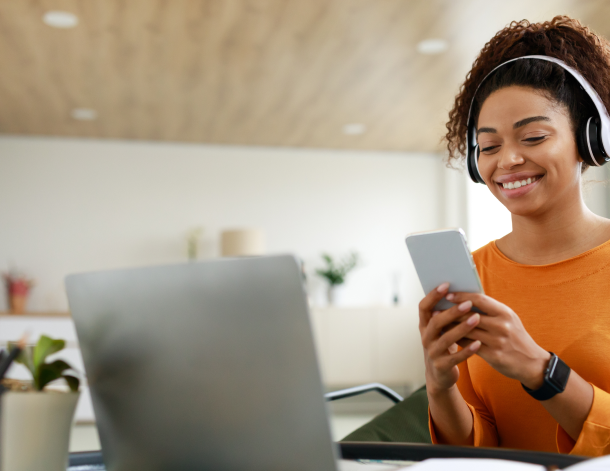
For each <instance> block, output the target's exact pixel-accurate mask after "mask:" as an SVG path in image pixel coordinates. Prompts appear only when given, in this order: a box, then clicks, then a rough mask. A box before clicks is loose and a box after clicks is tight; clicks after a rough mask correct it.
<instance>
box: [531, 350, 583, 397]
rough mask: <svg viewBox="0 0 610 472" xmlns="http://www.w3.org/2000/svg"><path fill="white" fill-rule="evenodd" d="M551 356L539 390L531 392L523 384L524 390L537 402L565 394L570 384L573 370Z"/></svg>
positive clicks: (554, 356) (553, 355)
mask: <svg viewBox="0 0 610 472" xmlns="http://www.w3.org/2000/svg"><path fill="white" fill-rule="evenodd" d="M549 354H551V360H550V361H549V365H548V367H547V368H546V370H545V371H544V383H543V384H542V387H540V388H539V389H538V390H531V389H529V388H527V387H526V386H525V385H523V384H521V386H522V387H523V389H524V390H525V391H526V392H527V393H529V394H530V395H531V396H532V397H534V398H535V399H536V400H540V401H544V400H549V399H551V398H553V397H554V396H555V395H557V394H558V393H561V392H563V391H564V390H565V389H566V385H567V384H568V378H570V372H572V370H571V369H570V368H569V367H568V365H567V364H566V363H565V362H563V361H562V360H561V359H560V358H559V357H557V355H556V354H554V353H552V352H551V353H549Z"/></svg>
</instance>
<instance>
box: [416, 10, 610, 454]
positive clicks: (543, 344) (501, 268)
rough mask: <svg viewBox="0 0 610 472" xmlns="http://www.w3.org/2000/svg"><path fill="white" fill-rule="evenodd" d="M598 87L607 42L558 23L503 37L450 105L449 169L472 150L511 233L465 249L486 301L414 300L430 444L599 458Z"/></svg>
mask: <svg viewBox="0 0 610 472" xmlns="http://www.w3.org/2000/svg"><path fill="white" fill-rule="evenodd" d="M532 56H533V57H532ZM609 84H610V44H609V43H608V42H607V41H605V40H604V39H602V38H600V37H598V36H596V35H595V34H593V33H591V32H590V31H589V30H588V29H587V28H585V27H583V26H582V25H581V24H580V23H579V22H578V21H576V20H573V19H570V18H568V17H564V16H562V17H556V18H554V19H553V20H552V21H550V22H546V23H538V24H530V23H529V22H527V21H522V22H519V23H515V22H514V23H512V24H511V25H509V26H508V27H506V28H505V29H503V30H502V31H500V32H498V33H497V34H496V36H494V38H492V39H491V40H490V41H489V42H488V43H487V44H486V45H485V47H484V48H483V50H482V51H481V54H480V55H479V57H478V58H477V60H476V61H475V63H474V65H473V68H472V70H471V71H470V73H469V74H468V77H467V79H466V82H465V83H464V85H463V86H462V88H461V90H460V93H459V94H458V96H457V97H456V101H455V106H454V108H453V110H452V111H451V113H450V115H449V118H450V120H449V123H448V124H447V129H448V133H447V136H446V138H447V141H448V150H449V160H450V161H452V160H456V159H460V155H461V154H463V153H464V151H466V150H467V149H468V154H469V157H468V159H469V160H468V165H469V172H470V175H471V177H472V178H473V180H475V181H477V182H480V183H484V184H485V185H486V186H487V188H488V189H489V190H490V191H491V193H492V194H493V195H494V196H495V197H496V198H497V199H498V201H499V202H500V203H501V204H502V205H504V206H505V207H506V208H507V209H508V210H509V211H510V213H511V218H512V227H513V229H512V232H510V233H509V234H507V235H506V236H504V237H503V238H501V239H498V240H497V241H492V242H491V243H489V244H488V245H486V246H484V247H482V248H481V249H479V250H477V251H475V252H474V254H473V257H474V259H475V262H476V265H477V269H478V272H479V276H480V278H481V282H482V284H483V288H484V290H485V295H480V294H469V293H452V292H451V288H450V287H448V286H447V284H443V285H441V286H440V287H438V289H436V290H434V291H432V292H431V293H429V294H428V295H427V296H426V297H425V298H424V299H423V300H422V302H421V303H420V332H421V337H422V344H423V346H424V355H425V361H426V384H427V393H428V400H429V404H430V417H429V420H430V421H429V423H430V434H431V437H432V440H433V442H436V443H446V444H464V445H474V446H496V447H497V446H502V447H511V448H521V449H537V450H543V451H555V452H557V451H559V452H565V453H573V454H582V455H592V456H596V455H603V454H609V453H610V393H608V392H610V378H609V376H608V375H607V373H608V372H609V371H610V356H609V355H608V354H609V353H610V352H609V351H610V348H609V347H608V342H607V340H608V338H610V321H609V320H610V317H609V315H610V297H608V296H607V293H606V289H605V284H603V283H600V281H603V280H606V279H607V278H610V220H607V219H605V218H602V217H599V216H597V215H595V214H594V213H592V212H591V211H590V210H589V209H588V208H587V207H586V205H585V203H584V200H583V195H582V188H581V174H582V172H583V171H584V170H586V168H587V163H589V164H591V165H598V164H603V163H605V161H606V157H607V156H606V153H605V151H604V146H603V143H604V142H606V143H610V136H607V135H605V134H604V133H609V132H610V130H609V129H608V128H607V126H606V124H605V123H610V121H608V113H607V108H608V107H609V105H610V89H609ZM470 138H472V139H473V140H474V139H476V143H474V142H472V143H470V142H468V141H467V140H470ZM443 297H445V298H446V299H447V300H451V301H453V302H455V306H454V307H452V308H450V309H449V310H446V311H443V312H434V311H433V307H434V306H435V305H436V304H437V302H438V301H439V300H440V299H442V298H443ZM473 307H476V308H478V312H474V311H473ZM480 312H483V313H484V314H483V315H480V314H479V313H480ZM460 348H461V349H460Z"/></svg>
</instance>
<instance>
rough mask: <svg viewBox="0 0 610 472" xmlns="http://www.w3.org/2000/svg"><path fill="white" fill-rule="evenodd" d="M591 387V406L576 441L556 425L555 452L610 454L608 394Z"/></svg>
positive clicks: (588, 454) (583, 454)
mask: <svg viewBox="0 0 610 472" xmlns="http://www.w3.org/2000/svg"><path fill="white" fill-rule="evenodd" d="M591 385H592V386H593V404H592V405H591V411H589V416H587V419H586V420H585V423H584V424H583V427H582V431H581V432H580V435H579V436H578V439H577V440H576V441H574V440H573V439H572V438H571V437H570V436H569V435H568V433H566V432H565V431H564V429H563V428H562V427H561V426H559V425H557V436H556V439H557V450H558V451H559V452H561V453H563V454H575V455H578V456H593V457H597V456H603V455H606V454H610V393H608V392H605V391H603V390H602V389H600V388H597V387H596V386H595V385H593V384H591Z"/></svg>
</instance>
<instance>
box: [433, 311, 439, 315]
mask: <svg viewBox="0 0 610 472" xmlns="http://www.w3.org/2000/svg"><path fill="white" fill-rule="evenodd" d="M439 313H440V311H433V312H432V316H436V315H438V314H439Z"/></svg>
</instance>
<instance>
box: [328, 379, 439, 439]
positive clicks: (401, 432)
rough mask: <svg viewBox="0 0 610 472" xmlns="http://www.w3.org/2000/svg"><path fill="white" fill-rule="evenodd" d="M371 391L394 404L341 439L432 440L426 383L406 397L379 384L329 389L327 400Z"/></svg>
mask: <svg viewBox="0 0 610 472" xmlns="http://www.w3.org/2000/svg"><path fill="white" fill-rule="evenodd" d="M371 391H377V392H379V393H380V394H381V395H384V396H385V397H387V398H389V399H390V400H392V401H393V402H394V403H395V405H394V406H393V407H391V408H390V409H388V410H386V411H384V412H383V413H381V414H380V415H378V416H376V417H375V418H373V419H372V420H371V421H369V422H368V423H366V424H365V425H363V426H361V427H360V428H358V429H356V430H355V431H353V432H351V433H350V434H348V435H347V436H346V437H345V438H343V439H342V441H349V442H409V443H426V444H431V443H432V439H431V438H430V431H429V430H428V396H427V394H426V386H425V385H424V386H423V387H421V388H419V389H418V390H416V391H415V392H413V393H412V394H411V395H410V396H409V397H407V398H406V399H403V398H402V397H401V396H400V395H399V394H398V393H396V392H395V391H394V390H392V389H390V388H388V387H386V386H385V385H382V384H379V383H371V384H366V385H360V386H358V387H352V388H347V389H344V390H338V391H336V392H330V393H327V394H326V395H325V397H326V400H327V401H334V400H339V399H342V398H348V397H353V396H356V395H361V394H363V393H366V392H371Z"/></svg>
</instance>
